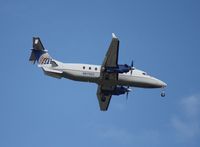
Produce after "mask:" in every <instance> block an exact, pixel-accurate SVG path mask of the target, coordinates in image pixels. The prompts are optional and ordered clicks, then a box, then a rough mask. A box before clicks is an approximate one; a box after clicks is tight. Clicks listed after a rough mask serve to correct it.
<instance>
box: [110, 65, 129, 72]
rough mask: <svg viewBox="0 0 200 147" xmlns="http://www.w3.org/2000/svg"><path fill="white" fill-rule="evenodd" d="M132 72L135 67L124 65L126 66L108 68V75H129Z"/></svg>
mask: <svg viewBox="0 0 200 147" xmlns="http://www.w3.org/2000/svg"><path fill="white" fill-rule="evenodd" d="M130 70H133V67H131V66H129V65H127V64H124V65H118V67H108V68H106V72H108V73H127V72H129V71H130Z"/></svg>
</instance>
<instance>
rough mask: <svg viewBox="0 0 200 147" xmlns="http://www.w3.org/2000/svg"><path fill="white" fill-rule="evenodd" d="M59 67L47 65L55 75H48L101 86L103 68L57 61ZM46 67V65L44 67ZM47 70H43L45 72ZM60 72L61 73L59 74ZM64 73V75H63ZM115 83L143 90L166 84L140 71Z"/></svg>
mask: <svg viewBox="0 0 200 147" xmlns="http://www.w3.org/2000/svg"><path fill="white" fill-rule="evenodd" d="M56 63H57V65H58V66H55V67H54V66H52V65H51V64H47V65H45V69H48V70H49V71H51V73H54V74H47V75H49V76H53V77H57V78H62V77H64V78H67V79H71V80H75V81H82V82H92V83H97V84H99V83H100V82H101V81H100V70H101V66H99V65H91V64H75V63H62V62H58V61H56ZM42 67H44V65H43V66H42ZM45 69H43V70H44V71H45ZM59 72H60V73H59ZM61 72H62V74H61ZM109 82H111V83H112V82H113V84H115V85H122V86H131V87H143V88H162V87H165V86H166V84H165V83H164V82H163V81H161V80H158V79H156V78H154V77H152V76H150V75H147V73H146V72H144V71H142V70H138V69H134V70H133V71H132V73H131V71H129V72H127V73H123V74H119V76H118V80H117V81H109Z"/></svg>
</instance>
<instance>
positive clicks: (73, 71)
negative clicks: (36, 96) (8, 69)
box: [29, 33, 167, 111]
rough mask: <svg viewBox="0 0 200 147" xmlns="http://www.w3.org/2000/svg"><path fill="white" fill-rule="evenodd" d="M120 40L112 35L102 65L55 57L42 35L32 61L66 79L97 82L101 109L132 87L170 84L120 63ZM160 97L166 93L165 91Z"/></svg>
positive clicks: (36, 45)
mask: <svg viewBox="0 0 200 147" xmlns="http://www.w3.org/2000/svg"><path fill="white" fill-rule="evenodd" d="M118 53H119V39H118V38H117V37H116V36H115V34H114V33H113V34H112V41H111V44H110V46H109V48H108V51H107V53H106V56H105V58H104V61H103V63H102V65H91V64H74V63H62V62H59V61H57V60H54V59H53V58H52V57H51V56H50V55H49V54H48V53H47V50H45V48H44V46H43V45H42V42H41V40H40V38H39V37H33V49H32V53H31V56H30V59H29V61H32V62H33V63H35V62H36V61H37V63H38V67H41V68H42V70H43V71H44V73H45V74H46V75H48V76H51V77H55V78H62V77H63V78H67V79H71V80H75V81H81V82H92V83H96V84H97V85H98V88H97V97H98V101H99V106H100V110H102V111H106V110H107V109H108V106H109V103H110V100H111V97H112V95H121V94H126V95H127V96H128V93H129V92H130V91H131V89H130V87H141V88H165V87H166V86H167V84H165V83H164V82H163V81H161V80H159V79H156V78H154V77H152V76H150V75H148V74H147V73H146V72H144V71H142V70H138V69H136V68H135V67H133V62H132V63H131V66H130V65H127V64H124V65H120V64H118ZM161 96H165V93H164V91H162V93H161Z"/></svg>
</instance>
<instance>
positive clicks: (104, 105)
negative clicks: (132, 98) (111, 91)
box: [97, 86, 112, 111]
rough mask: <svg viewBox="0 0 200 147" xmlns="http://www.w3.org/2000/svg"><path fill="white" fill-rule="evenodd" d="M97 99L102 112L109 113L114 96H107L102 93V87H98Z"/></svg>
mask: <svg viewBox="0 0 200 147" xmlns="http://www.w3.org/2000/svg"><path fill="white" fill-rule="evenodd" d="M97 97H98V101H99V107H100V110H101V111H107V110H108V107H109V104H110V100H111V97H112V95H106V94H105V93H103V92H102V89H101V86H98V89H97Z"/></svg>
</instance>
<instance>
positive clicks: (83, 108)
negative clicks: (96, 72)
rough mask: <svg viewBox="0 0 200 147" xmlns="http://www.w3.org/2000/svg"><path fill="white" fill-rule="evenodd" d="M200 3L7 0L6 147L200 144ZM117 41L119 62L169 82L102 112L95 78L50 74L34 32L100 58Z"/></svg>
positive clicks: (0, 101) (75, 56)
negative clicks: (33, 56) (38, 58)
mask: <svg viewBox="0 0 200 147" xmlns="http://www.w3.org/2000/svg"><path fill="white" fill-rule="evenodd" d="M199 7H200V2H199V1H197V0H190V1H186V0H179V1H178V0H168V1H159V0H152V1H147V0H140V1H139V0H137V1H135V0H132V1H131V0H126V1H114V0H101V1H95V0H91V1H89V0H86V1H80V0H79V1H78V0H73V1H72V0H71V1H68V0H65V1H64V0H63V1H53V0H52V1H45V0H44V1H39V0H34V1H31V0H18V1H11V0H1V1H0V18H1V23H0V38H1V41H0V42H1V57H0V63H1V72H0V75H1V76H0V81H1V82H0V89H1V90H0V146H2V147H13V146H15V147H35V146H37V147H55V146H59V147H66V146H95V147H100V146H115V147H121V146H127V147H132V146H140V147H146V146H148V147H149V146H150V147H151V146H152V147H156V146H163V147H169V146H173V147H175V146H176V147H179V146H180V147H184V146H185V147H188V146H191V147H196V146H200V89H199V87H200V78H199V75H200V69H199V63H200V58H199V55H200V42H199V40H200V27H199V26H200V19H199V18H200V9H199ZM112 32H115V34H116V35H117V36H118V37H119V39H120V41H121V42H120V55H119V62H120V63H122V64H123V63H130V62H131V60H134V61H135V66H136V67H137V68H139V69H142V70H144V71H147V72H148V73H149V74H151V75H153V76H155V77H157V78H159V79H161V80H163V81H165V82H166V83H167V84H168V87H167V89H166V98H161V97H160V92H161V90H160V89H138V88H134V89H133V92H132V93H130V94H129V99H128V102H127V103H126V100H125V96H119V97H113V98H112V101H111V104H110V107H109V111H107V112H100V111H99V106H98V101H97V98H96V88H97V86H96V85H95V84H89V83H79V82H74V81H70V80H66V79H61V80H58V79H53V78H50V77H47V76H45V75H43V73H42V71H41V70H40V69H38V68H37V66H36V65H31V64H30V63H29V62H28V58H29V55H30V49H31V48H32V37H33V36H40V37H41V39H42V41H43V44H44V46H45V47H46V48H47V49H48V50H49V53H50V54H51V56H53V57H54V58H56V59H58V60H61V61H63V62H75V63H91V64H101V63H102V61H103V58H104V55H105V53H106V51H107V48H108V46H109V43H110V41H111V33H112Z"/></svg>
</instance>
